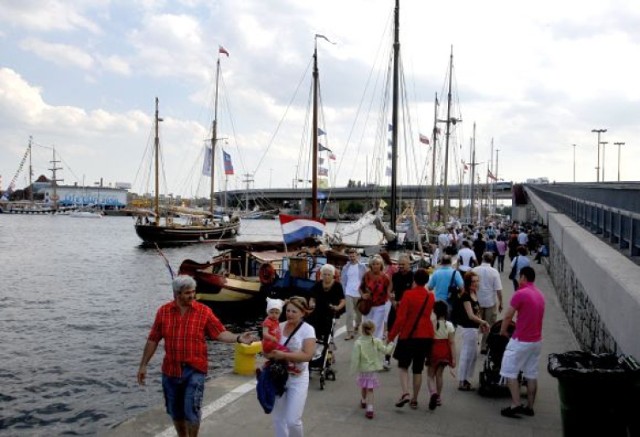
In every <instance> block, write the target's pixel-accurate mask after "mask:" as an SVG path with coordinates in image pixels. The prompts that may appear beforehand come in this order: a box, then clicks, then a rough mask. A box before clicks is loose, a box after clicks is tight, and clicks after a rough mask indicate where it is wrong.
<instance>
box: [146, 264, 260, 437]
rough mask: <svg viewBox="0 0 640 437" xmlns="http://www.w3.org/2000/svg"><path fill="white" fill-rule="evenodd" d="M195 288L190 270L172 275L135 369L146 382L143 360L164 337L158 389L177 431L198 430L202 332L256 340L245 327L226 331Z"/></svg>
mask: <svg viewBox="0 0 640 437" xmlns="http://www.w3.org/2000/svg"><path fill="white" fill-rule="evenodd" d="M195 294H196V281H195V280H194V279H193V278H192V277H191V276H182V275H181V276H176V278H175V279H174V280H173V296H174V300H173V301H172V302H169V303H167V304H165V305H163V306H161V307H160V309H159V310H158V312H157V314H156V319H155V321H154V322H153V326H152V327H151V332H150V333H149V337H148V339H147V343H146V345H145V347H144V352H143V354H142V360H141V361H140V368H139V369H138V383H139V384H142V385H144V383H145V378H146V376H147V363H149V360H151V357H152V356H153V354H154V353H155V351H156V349H157V348H158V343H159V342H160V340H162V339H164V350H165V356H164V360H163V361H162V389H163V391H164V396H165V399H166V407H167V413H168V414H169V415H170V416H171V418H172V419H173V424H174V425H175V427H176V431H177V432H178V435H179V436H197V435H198V429H199V427H200V411H201V406H202V398H203V394H204V380H205V375H206V374H207V368H208V367H209V366H208V360H207V343H206V338H210V339H213V340H218V341H222V342H225V343H245V344H251V343H252V342H253V341H255V340H257V338H256V337H255V336H254V335H252V334H251V333H249V332H245V333H243V334H234V333H231V332H229V331H227V330H226V329H225V327H224V325H222V323H220V320H218V318H217V317H216V316H215V315H214V314H213V311H211V309H210V308H209V307H207V306H206V305H203V304H201V303H199V302H196V301H195Z"/></svg>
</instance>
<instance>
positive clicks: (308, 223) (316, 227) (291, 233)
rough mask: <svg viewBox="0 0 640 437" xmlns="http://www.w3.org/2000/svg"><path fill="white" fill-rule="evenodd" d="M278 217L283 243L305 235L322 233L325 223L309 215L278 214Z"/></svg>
mask: <svg viewBox="0 0 640 437" xmlns="http://www.w3.org/2000/svg"><path fill="white" fill-rule="evenodd" d="M279 218H280V226H281V227H282V238H283V239H284V242H285V244H291V243H293V242H296V241H300V240H304V239H305V238H307V237H314V236H317V235H322V234H323V233H324V229H325V227H326V225H327V221H326V220H323V219H313V218H311V217H299V216H295V215H286V214H280V216H279Z"/></svg>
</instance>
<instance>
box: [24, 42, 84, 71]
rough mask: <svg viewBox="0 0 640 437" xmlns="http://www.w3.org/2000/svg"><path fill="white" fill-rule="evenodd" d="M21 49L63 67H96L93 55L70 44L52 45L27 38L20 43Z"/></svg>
mask: <svg viewBox="0 0 640 437" xmlns="http://www.w3.org/2000/svg"><path fill="white" fill-rule="evenodd" d="M20 48H22V49H23V50H26V51H29V52H32V53H34V54H36V55H37V56H39V57H41V58H42V59H45V60H47V61H49V62H52V63H54V64H57V65H61V66H71V67H78V68H81V69H83V70H90V69H91V68H93V66H94V59H93V57H92V56H91V55H89V54H88V53H86V52H85V51H83V50H82V49H79V48H78V47H76V46H72V45H69V44H59V43H50V42H46V41H42V40H40V39H37V38H27V39H24V40H22V41H21V42H20Z"/></svg>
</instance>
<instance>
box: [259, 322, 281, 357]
mask: <svg viewBox="0 0 640 437" xmlns="http://www.w3.org/2000/svg"><path fill="white" fill-rule="evenodd" d="M262 327H263V328H267V330H268V332H269V334H270V335H273V336H274V337H275V338H276V339H277V340H276V341H273V340H267V339H266V338H263V339H262V352H264V353H269V352H271V351H272V350H274V349H277V348H278V345H279V344H280V339H281V338H282V332H281V331H280V321H278V319H276V320H274V319H272V318H271V317H267V318H266V319H264V322H262Z"/></svg>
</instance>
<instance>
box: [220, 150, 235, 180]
mask: <svg viewBox="0 0 640 437" xmlns="http://www.w3.org/2000/svg"><path fill="white" fill-rule="evenodd" d="M222 160H223V161H224V174H226V175H232V174H233V163H232V162H231V155H229V154H228V153H227V152H225V151H224V150H223V151H222Z"/></svg>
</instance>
